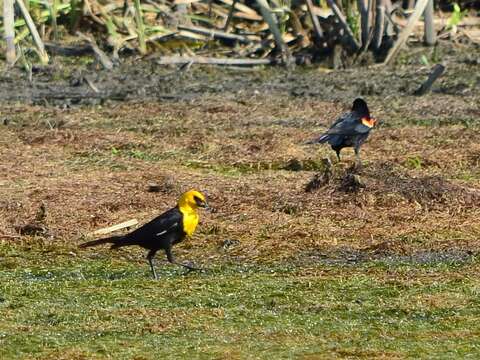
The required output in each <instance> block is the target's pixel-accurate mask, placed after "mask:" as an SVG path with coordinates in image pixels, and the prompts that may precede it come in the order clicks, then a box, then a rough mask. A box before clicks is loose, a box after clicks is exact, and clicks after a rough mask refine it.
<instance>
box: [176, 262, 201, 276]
mask: <svg viewBox="0 0 480 360" xmlns="http://www.w3.org/2000/svg"><path fill="white" fill-rule="evenodd" d="M181 265H182V266H183V267H184V268H185V269H187V271H185V273H184V274H183V275H187V274H190V273H191V272H193V271H204V269H202V268H199V267H196V266H192V265H190V264H181Z"/></svg>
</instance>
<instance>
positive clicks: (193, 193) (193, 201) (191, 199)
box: [178, 190, 208, 209]
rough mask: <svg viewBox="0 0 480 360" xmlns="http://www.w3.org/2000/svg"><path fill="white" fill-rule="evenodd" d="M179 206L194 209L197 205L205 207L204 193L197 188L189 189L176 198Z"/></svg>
mask: <svg viewBox="0 0 480 360" xmlns="http://www.w3.org/2000/svg"><path fill="white" fill-rule="evenodd" d="M178 207H179V208H191V209H196V208H198V207H202V208H207V207H208V205H207V201H206V199H205V195H203V194H202V193H201V192H200V191H197V190H189V191H187V192H185V193H183V194H182V196H180V199H179V200H178Z"/></svg>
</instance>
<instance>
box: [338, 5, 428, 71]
mask: <svg viewBox="0 0 480 360" xmlns="http://www.w3.org/2000/svg"><path fill="white" fill-rule="evenodd" d="M330 1H331V0H330ZM428 1H429V0H418V2H417V4H416V5H415V10H414V11H413V14H412V15H410V17H409V18H408V22H407V26H405V28H404V29H403V30H402V32H401V33H400V35H399V36H398V39H397V42H396V43H395V45H393V46H392V48H391V49H390V50H389V52H388V55H387V57H386V58H385V61H384V62H383V65H389V64H390V63H391V62H392V60H393V59H395V56H397V54H398V52H399V51H400V49H401V48H402V47H403V45H404V44H405V43H406V42H407V39H408V37H409V36H410V34H411V33H412V30H413V28H414V27H415V24H416V23H417V21H418V19H420V16H421V15H422V14H423V12H424V10H425V8H426V7H427V3H428Z"/></svg>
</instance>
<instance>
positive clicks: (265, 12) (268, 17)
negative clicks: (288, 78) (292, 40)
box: [257, 0, 292, 66]
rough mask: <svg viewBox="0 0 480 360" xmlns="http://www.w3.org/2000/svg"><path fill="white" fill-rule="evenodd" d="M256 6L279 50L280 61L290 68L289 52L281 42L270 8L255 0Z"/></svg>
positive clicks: (263, 1)
mask: <svg viewBox="0 0 480 360" xmlns="http://www.w3.org/2000/svg"><path fill="white" fill-rule="evenodd" d="M257 4H258V6H259V7H260V12H261V14H262V16H263V19H264V20H265V22H266V23H267V24H268V28H269V29H270V32H271V33H272V35H273V38H274V39H275V44H276V45H277V48H278V49H279V50H280V53H281V55H282V61H283V63H284V64H285V65H287V66H290V65H291V64H292V59H291V56H290V51H289V50H288V47H287V45H286V44H285V42H284V41H283V37H282V34H281V32H280V29H279V28H278V25H277V22H276V21H275V19H274V17H273V15H272V11H271V9H270V6H269V5H268V2H267V0H257Z"/></svg>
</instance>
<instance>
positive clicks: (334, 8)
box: [327, 0, 360, 51]
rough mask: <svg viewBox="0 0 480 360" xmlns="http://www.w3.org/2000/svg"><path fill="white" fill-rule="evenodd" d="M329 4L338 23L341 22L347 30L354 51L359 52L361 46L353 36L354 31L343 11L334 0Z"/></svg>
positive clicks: (330, 0)
mask: <svg viewBox="0 0 480 360" xmlns="http://www.w3.org/2000/svg"><path fill="white" fill-rule="evenodd" d="M327 3H328V5H329V6H330V8H331V9H332V11H333V13H334V14H335V16H336V17H337V18H338V21H340V24H341V25H342V27H343V28H344V29H345V32H346V33H347V35H348V37H349V39H350V42H351V43H352V46H353V47H354V50H355V51H358V50H359V49H360V44H359V43H358V41H357V39H355V35H353V32H352V29H350V26H349V25H348V23H347V19H346V18H345V16H344V15H343V14H342V11H341V10H340V9H339V8H338V6H337V4H335V2H334V1H333V0H327Z"/></svg>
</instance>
